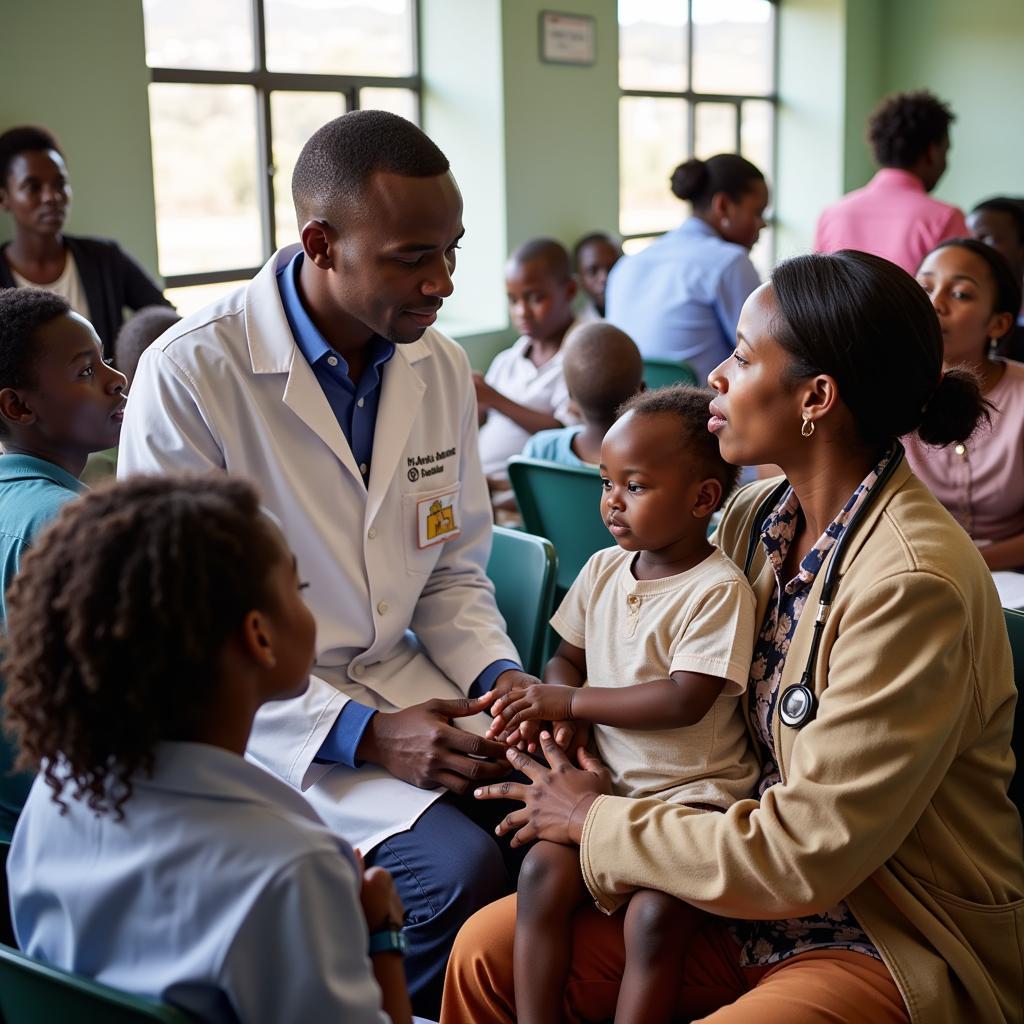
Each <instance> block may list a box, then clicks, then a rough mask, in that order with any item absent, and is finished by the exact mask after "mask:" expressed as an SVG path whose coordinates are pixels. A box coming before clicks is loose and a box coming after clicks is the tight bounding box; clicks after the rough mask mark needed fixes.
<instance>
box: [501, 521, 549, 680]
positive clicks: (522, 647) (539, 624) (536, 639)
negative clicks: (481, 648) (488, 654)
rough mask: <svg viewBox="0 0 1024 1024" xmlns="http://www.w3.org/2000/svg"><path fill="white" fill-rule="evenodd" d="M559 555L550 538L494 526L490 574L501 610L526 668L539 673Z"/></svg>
mask: <svg viewBox="0 0 1024 1024" xmlns="http://www.w3.org/2000/svg"><path fill="white" fill-rule="evenodd" d="M557 570H558V557H557V555H556V554H555V549H554V547H553V546H552V544H551V541H549V540H547V539H546V538H545V537H533V536H531V535H530V534H528V533H521V532H520V531H519V530H506V529H505V528H504V527H503V526H496V527H494V541H493V544H492V546H491V560H490V561H489V562H488V563H487V575H488V576H489V577H490V578H491V581H492V582H493V583H494V593H495V597H496V598H497V602H498V611H500V612H501V614H502V617H503V618H504V619H505V625H506V628H507V629H508V635H509V639H511V641H512V643H514V644H515V646H516V650H517V651H518V652H519V657H520V658H521V659H522V662H523V668H524V669H525V670H526V671H527V672H529V673H531V674H532V675H539V674H540V672H541V669H542V668H543V667H544V644H545V638H546V636H547V626H548V619H550V618H551V614H552V612H553V611H554V603H555V576H556V573H557Z"/></svg>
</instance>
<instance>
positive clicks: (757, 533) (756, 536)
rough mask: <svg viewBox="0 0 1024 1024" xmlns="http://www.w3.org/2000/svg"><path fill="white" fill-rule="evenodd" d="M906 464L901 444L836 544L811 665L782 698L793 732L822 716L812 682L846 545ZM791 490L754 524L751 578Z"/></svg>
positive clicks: (777, 491)
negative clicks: (764, 536) (770, 524)
mask: <svg viewBox="0 0 1024 1024" xmlns="http://www.w3.org/2000/svg"><path fill="white" fill-rule="evenodd" d="M902 461H903V446H902V445H901V444H900V443H899V442H897V443H896V450H895V452H894V453H893V456H892V458H891V459H889V461H888V462H887V463H886V465H885V468H884V469H883V470H882V472H881V473H879V475H878V479H877V480H876V481H875V483H874V485H873V486H872V488H871V493H870V494H869V495H868V497H867V500H866V501H865V502H864V504H863V505H861V507H860V508H859V509H857V511H856V512H855V513H854V516H853V518H852V519H851V520H850V522H849V523H847V526H846V529H845V530H843V533H842V535H841V536H840V538H839V540H838V541H836V545H835V549H834V550H833V552H832V557H831V558H830V559H829V563H828V568H827V569H826V570H825V582H824V583H823V584H822V586H821V597H820V599H819V601H818V613H817V615H815V617H814V632H813V633H812V635H811V648H810V651H808V654H807V664H806V665H804V671H803V674H802V675H801V676H800V682H799V683H794V684H793V685H792V686H788V687H786V690H785V691H784V692H783V694H782V696H781V697H780V698H779V718H780V719H782V724H783V725H788V726H789V727H790V728H791V729H802V728H803V727H804V726H805V725H806V724H807V723H808V722H810V721H812V720H813V718H814V716H815V715H816V714H817V712H818V698H817V697H816V696H815V694H814V690H812V689H811V679H812V677H813V673H814V666H815V664H816V663H817V661H818V647H819V646H820V645H821V636H822V633H824V631H825V620H826V619H827V618H828V613H829V609H830V608H831V606H832V597H833V595H834V594H835V589H836V584H838V582H839V566H840V565H841V564H842V559H843V553H844V552H845V550H846V545H847V543H848V541H849V540H850V538H851V537H852V536H853V534H854V532H855V531H856V528H857V526H858V524H859V523H860V522H861V520H862V519H863V518H864V516H865V514H866V513H867V511H868V509H869V508H870V507H871V504H872V502H873V501H874V500H875V498H876V497H877V496H878V495H879V494H881V493H882V490H883V489H884V487H885V484H886V482H887V481H888V480H889V478H890V477H891V476H892V475H893V473H894V472H896V468H897V467H898V466H899V465H900V463H901V462H902ZM788 490H789V481H788V480H783V481H782V483H780V484H779V485H778V487H776V488H774V489H773V490H772V492H771V493H770V494H769V495H768V497H767V498H765V499H764V501H762V502H761V504H760V506H759V507H758V510H757V514H756V515H755V516H754V522H753V523H752V524H751V527H750V540H749V542H748V544H747V560H746V562H745V563H744V566H743V572H744V574H745V575H746V576H747V577H748V578H749V576H750V566H751V563H752V562H753V561H754V552H755V551H756V550H757V547H758V544H759V542H760V540H761V533H762V531H763V530H764V526H765V520H766V519H767V518H768V515H769V514H770V513H771V512H772V510H773V509H774V508H775V506H776V505H778V503H779V502H780V501H781V500H782V496H783V495H784V494H785V493H786V492H787V491H788Z"/></svg>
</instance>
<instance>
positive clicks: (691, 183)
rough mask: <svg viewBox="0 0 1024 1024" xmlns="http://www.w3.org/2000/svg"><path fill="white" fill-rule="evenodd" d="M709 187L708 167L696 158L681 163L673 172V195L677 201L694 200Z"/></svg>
mask: <svg viewBox="0 0 1024 1024" xmlns="http://www.w3.org/2000/svg"><path fill="white" fill-rule="evenodd" d="M707 187H708V165H707V164H706V163H705V162H704V161H703V160H698V159H697V158H696V157H693V158H691V159H690V160H687V161H685V162H684V163H681V164H680V165H679V166H678V167H677V168H676V169H675V170H674V171H673V172H672V194H673V195H674V196H675V197H676V198H677V199H687V200H690V201H692V200H694V199H696V198H697V197H698V196H699V195H701V193H703V192H704V191H705V190H706V189H707Z"/></svg>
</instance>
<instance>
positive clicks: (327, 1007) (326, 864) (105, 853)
mask: <svg viewBox="0 0 1024 1024" xmlns="http://www.w3.org/2000/svg"><path fill="white" fill-rule="evenodd" d="M301 589H302V584H301V583H300V582H299V576H298V567H297V566H296V563H295V559H294V558H293V556H292V554H291V552H290V551H289V550H288V548H287V545H286V544H285V542H284V538H283V537H282V535H281V533H280V531H279V530H278V529H277V527H276V526H275V525H274V524H273V523H272V522H271V520H270V519H269V518H268V517H267V516H265V515H264V514H262V513H261V512H260V509H259V504H258V499H257V496H256V493H255V491H254V490H253V489H252V488H251V487H250V485H248V484H246V483H243V482H241V481H237V480H231V479H227V478H224V477H204V478H200V477H191V478H183V477H177V478H176V477H169V478H160V479H157V478H137V479H135V480H133V481H131V482H129V483H122V484H119V485H118V486H117V487H116V488H112V489H109V490H102V491H97V492H92V493H90V494H88V495H86V496H85V497H83V498H82V499H80V500H79V501H77V502H75V503H72V504H70V505H68V506H66V508H65V510H64V511H63V512H62V514H61V515H60V517H59V518H58V520H57V522H56V525H55V526H54V527H53V528H52V529H51V531H50V532H49V533H47V534H46V535H45V537H44V538H43V540H42V541H41V542H40V543H39V545H38V546H37V548H36V550H35V553H34V556H33V558H32V559H28V560H26V563H25V566H24V568H23V571H22V573H21V575H20V576H19V581H18V585H17V587H16V588H14V589H13V590H12V592H11V594H10V596H9V609H8V610H9V618H8V626H9V649H8V651H7V655H6V660H5V675H6V678H7V696H6V718H7V722H8V723H9V724H10V725H12V726H13V727H14V728H15V730H16V731H17V733H18V739H19V748H20V749H21V750H22V751H24V752H26V754H27V755H28V756H30V757H32V758H33V759H34V760H35V762H36V763H37V764H39V765H41V774H40V775H39V776H38V778H37V779H36V781H35V783H34V785H33V788H32V790H31V792H30V794H29V798H28V801H27V803H26V805H25V809H24V811H23V813H22V815H21V818H20V819H19V822H18V826H17V828H16V830H15V833H14V841H13V844H12V848H11V852H10V855H9V858H8V864H7V871H8V878H9V884H10V894H11V907H12V913H13V918H14V927H15V932H16V935H17V939H18V944H19V946H20V947H21V948H22V949H23V950H24V951H25V952H27V953H28V954H29V955H31V956H33V957H36V958H38V959H40V960H43V961H45V962H47V963H49V964H52V965H54V966H56V967H59V968H62V969H64V970H68V971H73V972H75V973H76V974H80V975H84V976H86V977H89V978H95V979H97V980H99V981H101V982H104V983H105V984H108V985H111V986H113V987H115V988H118V989H122V990H125V991H128V992H132V993H134V994H137V995H140V996H145V997H149V998H153V999H160V1000H164V1001H166V1002H168V1003H172V1004H175V1005H177V1006H178V1007H180V1008H182V1009H184V1010H186V1011H187V1012H189V1013H191V1014H193V1015H195V1016H196V1017H197V1018H198V1019H199V1020H202V1021H211V1022H228V1021H230V1022H233V1024H238V1022H241V1024H281V1022H282V1021H302V1022H303V1024H317V1022H322V1024H340V1022H341V1021H345V1022H347V1024H388V1022H389V1021H390V1022H392V1024H399V1022H401V1024H408V1022H409V1021H410V1019H411V1010H410V1006H409V998H408V995H407V992H406V987H405V980H404V976H403V973H402V953H403V952H404V949H403V945H404V944H403V936H402V931H401V929H402V915H403V912H402V906H401V902H400V901H399V899H398V896H397V893H396V890H395V888H394V883H393V882H392V881H391V878H390V876H388V875H387V873H386V872H384V871H382V870H381V869H379V868H378V869H371V870H370V871H368V872H367V873H366V876H365V878H364V876H363V870H362V865H361V864H360V863H359V861H358V859H357V857H356V856H355V854H354V853H353V851H352V849H351V847H350V846H349V845H348V844H347V843H346V842H345V841H344V840H343V839H340V838H338V837H337V836H336V835H335V834H334V833H332V832H331V831H330V830H329V829H328V828H327V826H326V825H324V824H323V822H322V821H321V820H320V819H319V818H318V817H317V816H316V813H315V812H314V811H313V809H312V807H311V806H310V805H309V804H308V803H307V802H306V801H305V800H304V799H303V797H302V796H301V795H300V794H299V793H298V792H297V791H296V790H295V789H294V788H292V787H291V786H289V785H287V784H286V783H284V782H282V781H281V780H280V779H278V778H276V777H274V776H273V775H271V774H269V773H268V772H266V771H264V770H263V769H262V768H260V767H258V766H256V765H253V764H251V763H249V762H247V761H246V760H244V758H243V757H242V754H243V751H244V749H245V745H246V741H247V739H248V736H249V731H250V728H251V726H252V721H253V717H254V715H255V713H256V710H257V708H259V707H260V705H261V704H263V703H265V702H267V701H272V700H278V699H283V698H288V697H294V696H296V695H297V694H298V693H301V692H302V691H303V690H304V689H305V688H306V686H307V684H308V676H309V671H310V668H311V666H312V663H313V657H314V651H315V633H316V627H315V623H314V620H313V616H312V614H311V613H310V612H309V610H308V609H307V608H306V606H305V604H304V602H303V600H302V597H301V595H300V590H301ZM40 644H42V645H43V646H42V647H41V646H40ZM97 766H100V767H97Z"/></svg>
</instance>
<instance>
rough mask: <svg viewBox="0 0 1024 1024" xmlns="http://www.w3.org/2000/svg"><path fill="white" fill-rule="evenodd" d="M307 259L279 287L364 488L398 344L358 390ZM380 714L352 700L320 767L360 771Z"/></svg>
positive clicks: (482, 686)
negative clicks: (316, 298)
mask: <svg viewBox="0 0 1024 1024" xmlns="http://www.w3.org/2000/svg"><path fill="white" fill-rule="evenodd" d="M302 259H303V254H302V253H301V252H299V253H296V255H295V257H294V258H293V259H292V260H291V261H289V262H288V263H287V264H285V266H283V267H282V268H281V269H280V270H279V271H278V272H277V287H278V291H279V292H280V293H281V304H282V305H283V306H284V314H285V316H286V317H287V318H288V326H289V327H290V328H291V330H292V336H293V337H294V338H295V344H296V345H297V346H298V347H299V351H300V352H301V353H302V354H303V356H304V357H305V359H306V362H308V363H309V365H310V368H311V369H312V370H313V373H314V374H315V376H316V379H317V381H318V382H319V384H320V387H321V388H322V389H323V392H324V396H325V397H326V398H327V402H328V404H329V405H330V407H331V411H332V412H333V413H334V416H335V418H336V419H337V421H338V426H340V427H341V432H342V433H343V434H344V435H345V440H346V441H347V442H348V445H349V448H351V450H352V455H353V457H354V458H355V460H356V464H357V465H358V466H359V471H360V472H361V473H362V476H363V483H364V484H366V483H368V482H369V479H370V469H371V459H372V456H373V437H374V432H375V430H376V426H377V408H378V406H379V405H380V393H381V386H382V385H383V383H384V366H385V364H386V363H387V362H388V361H389V360H390V359H391V357H392V356H393V355H394V354H395V346H394V343H393V342H390V341H388V340H387V339H386V338H382V337H381V336H380V335H377V334H375V335H374V336H373V338H371V339H370V342H369V344H370V352H369V356H370V358H369V361H368V363H367V365H366V368H365V369H364V370H363V373H362V376H361V377H360V378H359V383H358V384H353V383H352V379H351V378H350V377H349V374H348V363H347V362H346V361H345V359H344V358H343V357H342V356H341V355H340V354H339V353H338V352H335V351H334V349H332V348H331V346H330V345H328V343H327V341H326V340H325V338H324V336H323V335H322V334H321V333H320V331H319V330H318V329H317V326H316V324H314V323H313V321H312V319H311V318H310V315H309V313H308V312H307V311H306V307H305V306H304V305H303V304H302V298H301V296H300V294H299V285H298V281H299V273H300V271H301V270H302ZM519 667H520V666H519V665H517V664H516V663H515V662H514V661H506V660H501V661H495V662H492V663H491V664H490V665H488V666H487V668H485V669H484V670H483V672H481V673H480V675H479V676H477V678H476V680H475V681H474V683H473V686H472V687H471V688H470V695H471V696H476V695H479V694H481V693H486V692H487V691H488V690H489V689H490V688H491V686H492V685H493V683H494V681H495V680H496V679H497V678H498V676H499V675H501V673H502V672H504V671H506V669H519ZM376 713H377V712H376V709H375V708H371V707H367V706H366V705H364V704H360V703H359V702H358V701H355V700H350V701H349V702H348V703H347V704H346V705H345V707H344V708H342V710H341V714H340V715H338V717H337V719H336V720H335V722H334V725H333V726H331V730H330V732H329V733H328V734H327V736H326V737H325V738H324V741H323V743H322V744H321V745H320V750H319V751H318V752H317V758H316V759H317V760H318V761H329V762H337V763H340V764H344V765H347V766H348V767H350V768H352V767H355V766H356V749H357V748H358V746H359V742H360V740H362V738H363V733H364V732H366V727H367V726H368V725H369V723H370V719H371V718H373V716H374V715H375V714H376Z"/></svg>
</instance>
